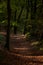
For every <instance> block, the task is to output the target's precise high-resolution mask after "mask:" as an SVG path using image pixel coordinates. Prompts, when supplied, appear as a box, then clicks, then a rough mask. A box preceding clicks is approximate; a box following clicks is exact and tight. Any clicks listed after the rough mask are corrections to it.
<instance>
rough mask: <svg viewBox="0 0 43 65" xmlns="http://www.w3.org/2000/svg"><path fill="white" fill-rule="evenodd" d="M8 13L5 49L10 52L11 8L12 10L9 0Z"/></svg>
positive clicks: (8, 0)
mask: <svg viewBox="0 0 43 65" xmlns="http://www.w3.org/2000/svg"><path fill="white" fill-rule="evenodd" d="M7 13H8V18H7V19H8V23H7V35H6V44H5V48H6V49H7V50H9V43H10V17H11V8H10V0H7Z"/></svg>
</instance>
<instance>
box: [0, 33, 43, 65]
mask: <svg viewBox="0 0 43 65" xmlns="http://www.w3.org/2000/svg"><path fill="white" fill-rule="evenodd" d="M1 34H2V35H3V36H4V37H5V35H6V33H1ZM4 42H5V40H4ZM36 53H38V54H39V52H38V51H35V50H34V51H33V50H32V47H31V42H29V41H26V40H25V36H24V35H14V34H12V35H10V51H7V50H0V61H1V62H0V65H43V56H41V55H40V56H36V55H37V54H36ZM34 55H35V56H34Z"/></svg>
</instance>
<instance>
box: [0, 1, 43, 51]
mask: <svg viewBox="0 0 43 65" xmlns="http://www.w3.org/2000/svg"><path fill="white" fill-rule="evenodd" d="M0 32H6V33H7V34H6V44H5V46H4V47H5V48H7V49H8V50H9V42H10V34H12V33H13V34H14V35H17V34H21V35H22V34H24V35H25V36H26V40H27V41H31V40H36V41H39V42H40V43H39V44H37V46H38V47H42V48H43V0H0ZM2 38H3V36H2V35H1V34H0V41H1V39H2Z"/></svg>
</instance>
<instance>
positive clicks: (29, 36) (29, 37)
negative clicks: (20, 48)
mask: <svg viewBox="0 0 43 65" xmlns="http://www.w3.org/2000/svg"><path fill="white" fill-rule="evenodd" d="M25 36H26V40H27V41H29V40H31V35H30V33H29V32H28V33H26V34H25Z"/></svg>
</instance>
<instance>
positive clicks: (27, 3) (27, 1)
mask: <svg viewBox="0 0 43 65" xmlns="http://www.w3.org/2000/svg"><path fill="white" fill-rule="evenodd" d="M26 5H27V7H26V20H27V19H28V13H29V0H26ZM26 23H27V21H25V24H24V32H23V34H24V35H25V33H26V32H27V28H26Z"/></svg>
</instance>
